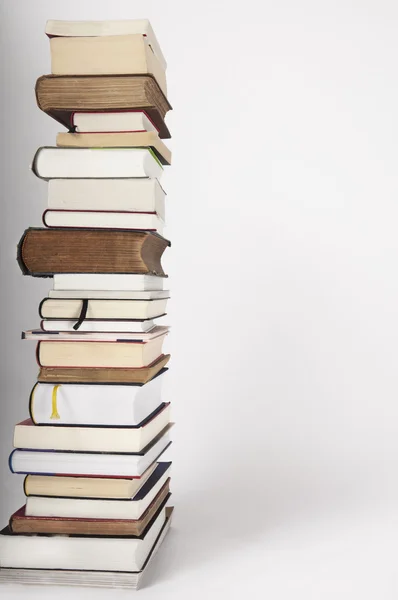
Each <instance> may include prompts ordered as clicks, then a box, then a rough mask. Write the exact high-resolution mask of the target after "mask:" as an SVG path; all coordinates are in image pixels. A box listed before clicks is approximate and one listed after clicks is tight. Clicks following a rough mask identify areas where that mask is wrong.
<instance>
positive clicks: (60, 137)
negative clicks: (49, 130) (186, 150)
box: [57, 131, 171, 165]
mask: <svg viewBox="0 0 398 600" xmlns="http://www.w3.org/2000/svg"><path fill="white" fill-rule="evenodd" d="M57 146H60V147H63V148H126V147H127V148H148V147H149V148H152V150H153V151H154V153H155V154H156V156H157V157H158V159H159V160H160V162H161V163H162V164H163V165H170V164H171V152H170V150H169V149H168V148H167V146H166V144H164V143H163V142H162V140H161V139H160V138H159V135H158V134H157V133H156V132H155V131H139V132H134V133H130V132H129V133H125V132H120V133H119V132H114V133H58V134H57Z"/></svg>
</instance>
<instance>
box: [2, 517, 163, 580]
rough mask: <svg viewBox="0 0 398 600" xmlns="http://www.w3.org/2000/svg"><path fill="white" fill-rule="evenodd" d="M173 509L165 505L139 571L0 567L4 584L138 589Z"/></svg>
mask: <svg viewBox="0 0 398 600" xmlns="http://www.w3.org/2000/svg"><path fill="white" fill-rule="evenodd" d="M173 510H174V507H171V506H170V507H169V506H166V519H165V522H164V525H163V527H162V529H161V530H160V533H159V535H158V537H157V538H156V541H155V543H154V544H153V546H152V548H151V550H150V552H149V554H148V556H147V558H146V560H145V563H144V565H143V567H142V569H140V570H139V571H136V572H127V573H126V572H116V571H113V572H112V571H110V572H109V571H88V570H85V571H77V570H74V571H73V570H68V569H17V568H6V567H1V568H0V582H1V583H18V584H19V585H21V584H22V585H34V584H38V585H42V586H43V585H50V586H51V585H55V586H67V587H73V586H78V587H96V588H111V589H129V590H136V589H139V588H140V587H142V586H143V582H144V581H145V577H146V573H148V569H150V564H151V561H152V559H153V557H154V556H155V555H156V553H157V551H158V549H159V547H160V546H161V544H162V542H163V540H164V538H165V536H166V535H167V533H168V531H169V529H170V525H171V520H172V516H173Z"/></svg>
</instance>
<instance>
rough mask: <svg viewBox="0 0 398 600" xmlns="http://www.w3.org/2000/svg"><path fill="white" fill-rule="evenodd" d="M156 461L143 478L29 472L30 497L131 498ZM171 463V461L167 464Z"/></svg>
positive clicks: (28, 490)
mask: <svg viewBox="0 0 398 600" xmlns="http://www.w3.org/2000/svg"><path fill="white" fill-rule="evenodd" d="M159 464H163V463H153V464H152V465H151V466H150V467H148V469H147V470H146V471H145V472H144V473H143V474H142V475H141V477H126V478H116V477H82V476H80V477H68V476H61V477H60V476H58V475H27V476H26V477H25V480H24V486H23V487H24V493H25V495H26V496H56V497H59V498H117V499H119V500H122V499H123V498H124V499H126V500H128V499H129V498H131V497H132V496H134V495H135V494H136V493H137V492H138V490H140V489H141V488H142V486H143V485H144V483H145V482H146V481H147V480H148V478H149V477H150V475H152V473H153V472H154V471H155V469H156V467H157V465H159ZM167 464H171V463H167Z"/></svg>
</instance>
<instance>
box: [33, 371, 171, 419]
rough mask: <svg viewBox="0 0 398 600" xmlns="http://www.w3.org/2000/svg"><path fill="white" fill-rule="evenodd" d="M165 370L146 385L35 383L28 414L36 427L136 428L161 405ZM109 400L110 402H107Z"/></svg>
mask: <svg viewBox="0 0 398 600" xmlns="http://www.w3.org/2000/svg"><path fill="white" fill-rule="evenodd" d="M167 371H168V369H167V368H166V369H162V371H160V373H158V374H157V375H156V376H155V377H154V378H153V379H151V380H150V381H148V382H147V383H145V384H132V383H130V384H124V385H118V384H101V385H94V384H87V383H86V384H79V383H70V384H68V383H61V384H51V383H40V382H38V383H36V384H35V386H34V387H33V389H32V391H31V393H30V399H29V412H30V417H31V419H32V421H33V422H34V423H35V424H36V425H51V424H52V423H54V413H53V408H54V402H56V405H57V411H56V415H57V416H56V422H57V424H59V425H97V426H100V425H103V426H105V425H107V426H109V427H112V426H125V427H131V426H138V425H139V424H140V423H142V422H143V421H144V420H145V419H147V418H148V417H149V415H151V414H152V413H153V412H154V411H155V410H156V409H157V408H158V407H159V406H160V405H161V404H163V402H162V386H163V382H164V378H165V377H166V373H167ZM110 400H111V401H110Z"/></svg>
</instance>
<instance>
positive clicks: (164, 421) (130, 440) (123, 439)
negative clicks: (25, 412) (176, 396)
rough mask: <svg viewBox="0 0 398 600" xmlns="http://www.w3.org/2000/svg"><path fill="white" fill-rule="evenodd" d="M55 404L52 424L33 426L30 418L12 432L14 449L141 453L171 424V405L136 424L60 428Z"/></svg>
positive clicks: (55, 404) (161, 407) (66, 426)
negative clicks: (127, 425)
mask: <svg viewBox="0 0 398 600" xmlns="http://www.w3.org/2000/svg"><path fill="white" fill-rule="evenodd" d="M57 412H58V406H57V403H56V402H54V408H53V413H52V414H53V415H54V418H53V421H52V424H51V425H49V424H47V425H45V426H43V427H39V426H36V425H35V423H34V422H33V421H32V420H31V419H26V420H25V421H22V422H21V423H18V424H17V425H16V426H15V429H14V448H24V449H29V450H30V449H31V450H66V451H68V450H71V451H73V452H126V453H127V452H133V453H134V452H141V451H142V450H143V448H145V447H146V446H147V445H148V444H149V443H150V442H151V441H152V439H153V438H155V437H156V436H157V435H158V434H159V433H160V432H161V431H162V430H163V429H164V428H165V427H166V426H167V425H168V423H169V421H170V406H169V404H163V405H161V406H160V407H159V409H158V410H157V411H156V412H155V413H152V415H150V416H149V417H147V418H146V419H145V420H144V421H142V422H141V423H139V424H138V425H132V426H129V427H125V426H120V425H117V426H114V427H112V426H109V425H103V426H97V427H93V424H91V423H89V424H86V425H84V424H82V425H80V424H79V425H63V424H62V425H61V424H58V419H57V418H56V415H57Z"/></svg>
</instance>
